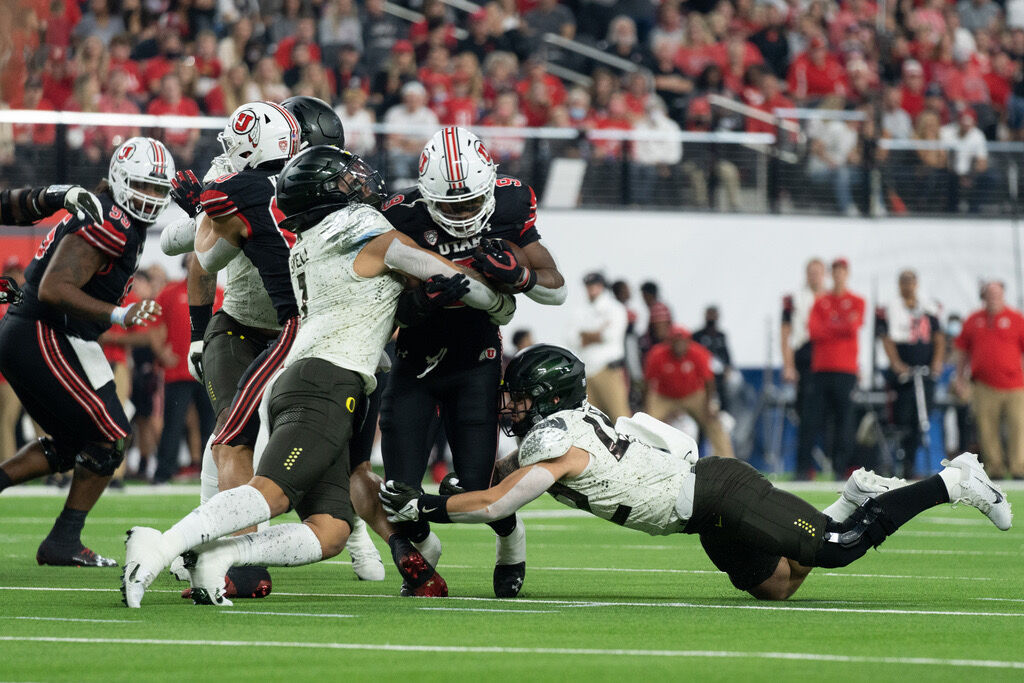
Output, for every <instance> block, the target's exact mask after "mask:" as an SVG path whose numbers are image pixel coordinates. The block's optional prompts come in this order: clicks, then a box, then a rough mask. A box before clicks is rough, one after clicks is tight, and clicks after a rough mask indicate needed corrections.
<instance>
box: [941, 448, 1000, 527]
mask: <svg viewBox="0 0 1024 683" xmlns="http://www.w3.org/2000/svg"><path fill="white" fill-rule="evenodd" d="M942 464H943V465H945V466H946V468H947V470H954V469H958V470H960V472H959V480H958V481H957V482H956V483H955V484H953V485H952V486H950V484H949V483H948V482H949V481H950V480H949V479H947V478H945V477H943V479H945V481H946V482H947V484H946V486H947V488H948V489H949V502H950V503H952V504H953V505H956V504H958V503H964V504H965V505H970V506H971V507H973V508H978V509H979V510H981V512H982V513H983V514H984V515H985V516H986V517H988V518H989V519H991V520H992V523H993V524H995V525H996V527H997V528H999V529H1002V530H1003V531H1006V530H1007V529H1009V528H1010V526H1011V524H1012V522H1013V511H1012V510H1011V509H1010V501H1008V500H1006V496H1005V495H1004V494H1003V490H1002V489H1001V488H999V486H997V485H996V484H995V483H993V481H992V480H991V479H989V478H988V475H987V474H985V466H984V465H982V464H981V463H980V462H978V456H977V454H975V453H961V454H960V455H958V456H956V457H955V458H953V459H952V460H943V461H942Z"/></svg>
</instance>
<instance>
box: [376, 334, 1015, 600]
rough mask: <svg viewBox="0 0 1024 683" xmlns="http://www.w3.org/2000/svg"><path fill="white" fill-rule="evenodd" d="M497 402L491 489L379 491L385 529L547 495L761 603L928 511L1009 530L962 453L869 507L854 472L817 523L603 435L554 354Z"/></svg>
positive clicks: (497, 512)
mask: <svg viewBox="0 0 1024 683" xmlns="http://www.w3.org/2000/svg"><path fill="white" fill-rule="evenodd" d="M503 390H504V404H503V405H504V408H503V410H502V422H503V428H507V429H508V431H509V432H510V433H511V434H514V435H515V436H516V437H518V438H519V439H520V445H519V449H518V451H517V452H516V453H514V454H512V455H510V456H508V457H507V458H505V459H504V460H502V461H499V463H498V464H497V465H496V467H495V479H496V480H498V481H499V483H497V484H495V485H492V487H491V488H489V489H487V490H486V491H472V492H468V493H461V494H456V495H453V496H434V495H425V494H423V493H422V492H421V491H417V490H415V489H411V488H410V487H408V486H406V485H404V484H401V483H396V482H391V481H389V482H387V484H386V485H385V486H384V487H382V488H381V494H380V496H381V500H382V501H383V503H384V508H385V510H387V511H388V519H390V520H391V521H393V522H401V521H408V520H415V519H427V520H428V521H431V522H469V523H481V522H484V523H485V522H488V521H490V520H493V519H498V518H501V517H503V516H505V515H509V514H512V513H514V512H515V511H516V510H518V509H519V508H521V507H522V506H524V505H526V504H527V503H529V502H530V501H532V500H534V499H535V498H537V497H539V496H540V495H541V494H542V493H544V492H545V491H548V492H550V493H551V494H552V495H553V496H554V497H555V498H556V499H557V500H558V501H559V502H561V503H564V504H566V505H569V506H571V507H575V508H577V509H580V510H585V511H587V512H590V513H592V514H594V515H596V516H598V517H601V518H602V519H607V520H609V521H611V522H614V523H616V524H620V525H622V526H625V527H628V528H630V529H637V530H639V531H644V532H646V533H649V534H653V535H662V534H671V533H687V534H699V535H700V540H701V543H702V545H703V546H704V548H705V550H706V551H707V553H708V555H709V557H710V558H711V560H712V562H714V564H715V566H717V567H718V568H719V569H720V570H721V571H723V572H726V573H727V574H728V575H729V578H730V579H731V580H732V582H733V585H735V586H736V587H737V588H739V589H740V590H745V591H748V592H750V594H751V595H753V596H754V597H756V598H759V599H769V600H781V599H785V598H788V597H789V596H790V595H792V594H793V592H794V591H796V589H797V588H798V587H799V586H800V584H801V583H802V582H803V580H804V578H805V577H806V576H807V574H808V573H809V572H810V571H811V569H812V568H813V567H843V566H846V565H848V564H850V563H851V562H853V561H854V560H856V559H858V558H860V557H861V556H863V555H864V553H865V552H867V550H868V549H869V548H871V547H873V546H874V547H877V546H878V545H879V544H880V543H882V541H884V540H885V538H886V537H887V536H889V535H890V534H892V533H893V532H895V531H896V530H897V529H898V528H899V527H900V526H901V525H903V524H904V523H905V522H907V521H908V520H910V519H911V518H912V517H914V516H915V515H917V514H919V513H921V512H923V511H924V510H926V509H928V508H930V507H933V506H935V505H939V504H942V503H950V502H953V503H964V504H966V505H970V506H972V507H975V508H977V509H979V510H980V511H981V512H983V513H984V514H985V515H987V516H988V518H989V519H990V520H992V522H993V523H994V524H995V525H996V526H997V527H998V528H999V529H1003V530H1006V529H1008V528H1009V527H1010V522H1011V511H1010V504H1009V502H1008V501H1007V500H1006V497H1005V496H1004V495H1003V492H1002V491H1001V490H999V487H998V486H996V485H995V484H994V483H992V481H991V480H990V479H989V478H988V476H987V475H986V474H985V470H984V468H983V467H982V466H981V464H979V463H978V458H977V456H976V455H974V454H972V453H964V454H962V455H960V456H958V457H956V458H954V459H953V460H952V461H943V463H944V464H945V465H946V467H945V468H944V469H943V470H942V471H941V472H939V473H938V474H936V475H934V476H932V477H930V478H928V479H925V480H923V481H920V482H917V483H915V484H909V485H907V484H905V483H903V482H901V481H900V480H888V481H886V480H881V478H877V479H876V481H875V482H874V483H875V484H876V485H875V486H874V487H872V488H875V490H876V491H877V490H878V489H884V488H890V487H891V490H888V491H886V492H885V493H881V495H877V497H869V496H867V495H864V494H863V492H861V494H860V495H857V493H858V490H860V489H862V488H864V485H865V484H866V483H867V484H870V483H871V482H870V481H865V480H869V479H870V477H865V476H863V475H866V474H867V473H862V476H860V477H858V478H855V479H851V482H852V483H851V482H848V483H847V487H846V490H845V491H844V495H843V498H842V499H841V500H840V501H837V502H836V504H833V505H832V506H830V508H828V509H827V510H826V511H825V512H819V511H818V510H816V509H815V508H814V507H812V506H811V505H810V504H808V503H807V502H805V501H804V500H802V499H801V498H798V497H796V496H794V495H793V494H791V493H787V492H785V491H782V490H780V489H777V488H775V487H773V486H772V485H771V483H770V482H769V481H768V480H767V479H765V478H764V477H763V476H761V475H760V474H759V473H758V472H757V470H755V469H754V468H753V467H751V466H750V465H748V464H746V463H744V462H741V461H738V460H734V459H726V458H717V457H706V458H700V459H698V454H697V444H696V443H695V442H694V441H693V440H692V439H691V438H689V437H688V436H686V435H685V434H683V433H682V432H679V431H677V430H675V429H673V428H671V427H669V426H668V425H666V424H664V423H662V422H659V421H657V420H655V419H653V418H651V417H650V416H648V415H645V414H644V413H637V414H636V415H635V416H634V417H632V418H620V419H619V420H618V421H617V422H616V423H615V425H614V426H612V424H611V423H610V422H609V420H608V418H607V417H605V415H604V413H602V412H600V411H599V410H597V409H596V408H594V407H593V406H590V405H589V404H588V403H587V402H586V380H585V373H584V367H583V363H582V362H581V361H580V360H579V359H578V358H576V357H575V356H574V355H572V353H570V352H569V351H567V350H566V349H563V348H561V347H557V346H550V345H537V346H531V347H529V348H526V349H524V350H523V351H521V352H520V353H519V354H517V355H516V356H515V358H513V360H512V361H511V362H510V363H509V365H508V367H507V368H506V370H505V379H504V383H503ZM857 479H859V481H858V480H857ZM900 484H902V485H900ZM851 498H852V499H853V500H852V501H851V500H850V499H851ZM858 498H859V500H858ZM855 505H856V507H855Z"/></svg>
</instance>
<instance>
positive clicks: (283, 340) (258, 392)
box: [213, 317, 299, 445]
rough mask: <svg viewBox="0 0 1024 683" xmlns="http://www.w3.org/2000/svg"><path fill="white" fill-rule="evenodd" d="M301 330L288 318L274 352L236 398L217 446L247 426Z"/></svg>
mask: <svg viewBox="0 0 1024 683" xmlns="http://www.w3.org/2000/svg"><path fill="white" fill-rule="evenodd" d="M298 329H299V319H298V317H295V318H289V319H288V321H287V322H286V323H285V324H284V327H283V328H282V329H281V334H279V335H278V337H277V340H276V341H275V342H274V350H273V351H271V352H270V354H269V355H267V357H266V359H265V360H264V361H263V363H262V364H261V365H260V366H259V367H258V368H256V370H255V371H254V372H253V373H252V376H251V377H250V378H249V381H248V382H246V383H245V386H244V387H242V389H241V391H239V392H238V394H237V395H236V396H235V400H234V401H233V402H232V403H231V412H230V413H228V419H227V421H226V422H225V423H224V426H223V427H222V428H221V430H220V431H219V432H217V434H216V435H215V436H214V437H213V443H214V445H219V444H224V443H228V442H230V441H231V440H232V439H234V438H236V437H237V436H238V435H239V434H241V433H242V430H243V429H244V428H245V425H246V423H248V422H249V419H250V418H252V414H253V413H254V412H255V411H256V408H258V407H259V405H260V401H262V400H263V391H264V389H266V388H267V382H269V381H270V378H271V377H273V376H274V373H275V372H277V370H278V368H280V367H281V364H282V363H284V359H285V358H287V357H288V352H289V351H290V350H291V348H292V343H293V342H294V341H295V334H296V333H297V331H298Z"/></svg>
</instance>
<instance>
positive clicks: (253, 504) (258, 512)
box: [164, 484, 270, 557]
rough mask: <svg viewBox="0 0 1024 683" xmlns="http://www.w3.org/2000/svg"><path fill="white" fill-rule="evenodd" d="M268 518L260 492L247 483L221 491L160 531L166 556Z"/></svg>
mask: <svg viewBox="0 0 1024 683" xmlns="http://www.w3.org/2000/svg"><path fill="white" fill-rule="evenodd" d="M268 519H270V506H269V505H267V501H266V499H265V498H264V497H263V494H262V493H260V492H259V491H257V490H256V489H254V488H253V487H251V486H249V485H248V484H246V485H244V486H239V487H238V488H233V489H231V490H229V491H222V492H220V493H218V494H217V495H216V496H214V497H213V498H211V499H210V500H208V501H207V502H205V503H203V504H202V505H200V506H199V507H197V508H196V509H195V510H193V511H192V512H190V513H188V514H187V515H185V517H184V518H183V519H182V520H181V521H180V522H178V523H177V524H175V525H174V526H172V527H171V528H170V529H168V530H167V531H165V532H164V547H165V548H166V550H167V552H168V553H169V557H174V556H175V555H180V554H181V553H183V552H185V551H186V550H188V549H190V548H194V547H196V546H197V545H200V544H202V543H209V542H210V541H212V540H214V539H217V538H220V537H221V536H227V535H228V534H230V533H232V532H234V531H238V530H239V529H244V528H246V527H248V526H254V525H255V524H258V523H259V522H265V521H266V520H268Z"/></svg>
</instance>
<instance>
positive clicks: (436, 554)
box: [413, 531, 441, 569]
mask: <svg viewBox="0 0 1024 683" xmlns="http://www.w3.org/2000/svg"><path fill="white" fill-rule="evenodd" d="M413 547H415V548H416V550H419V551H420V555H422V556H423V559H425V560H426V561H427V562H429V563H430V566H431V567H434V568H435V569H437V563H438V562H439V561H440V560H441V539H440V538H438V537H437V534H435V533H434V532H433V531H431V532H430V533H429V534H427V537H426V538H424V539H423V540H422V541H420V542H419V543H413Z"/></svg>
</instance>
